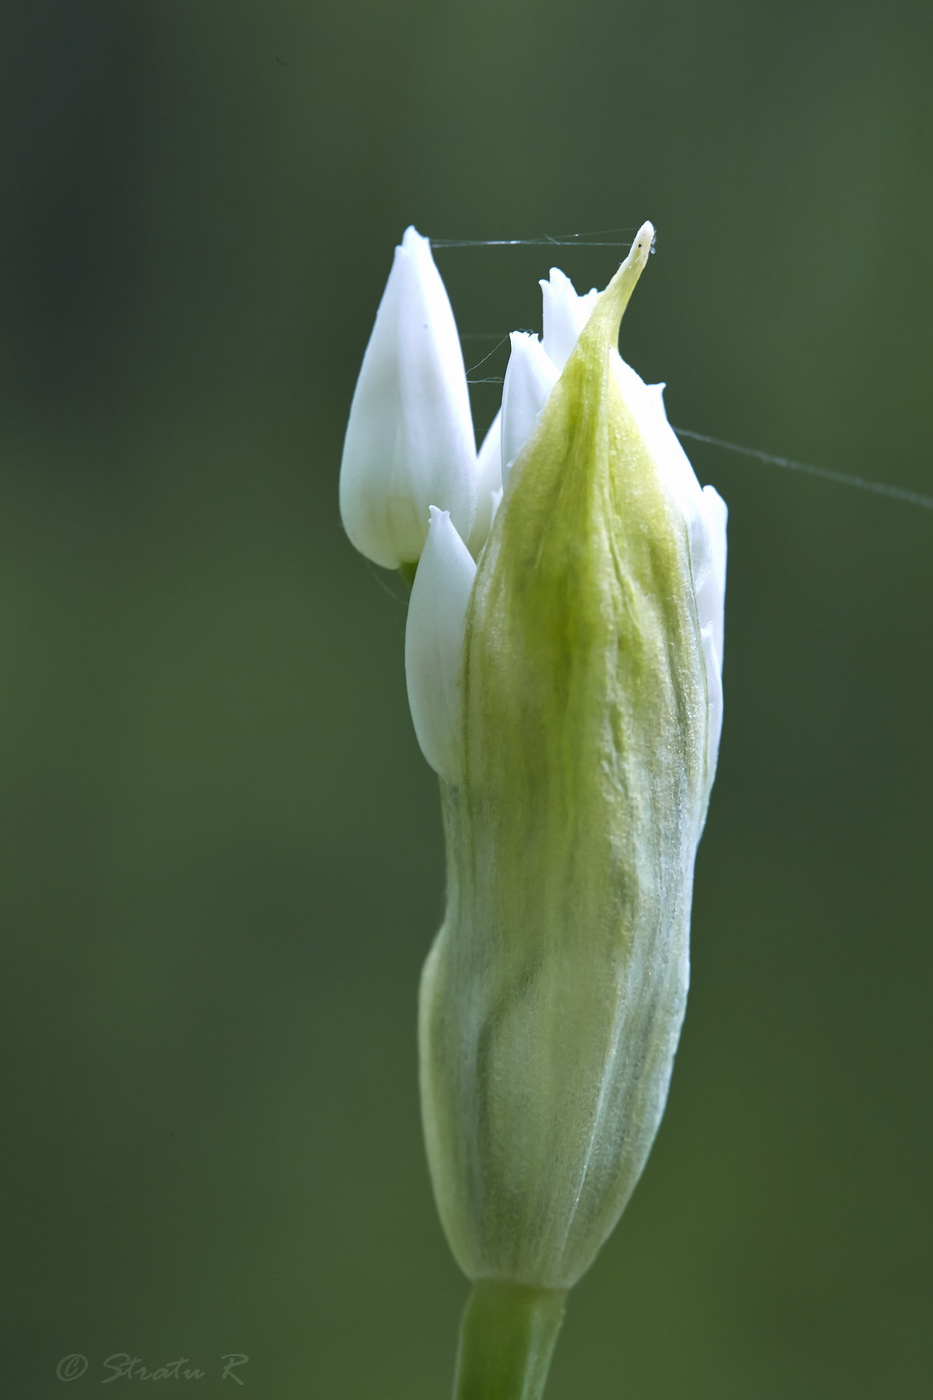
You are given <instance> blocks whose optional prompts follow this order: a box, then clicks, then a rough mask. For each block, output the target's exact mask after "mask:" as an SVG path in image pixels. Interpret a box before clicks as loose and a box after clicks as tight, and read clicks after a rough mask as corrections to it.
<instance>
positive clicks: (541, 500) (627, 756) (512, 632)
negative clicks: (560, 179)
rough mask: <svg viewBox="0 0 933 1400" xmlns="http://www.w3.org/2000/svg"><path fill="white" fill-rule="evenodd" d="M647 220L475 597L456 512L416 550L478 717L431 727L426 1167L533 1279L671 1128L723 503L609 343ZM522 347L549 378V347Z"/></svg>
mask: <svg viewBox="0 0 933 1400" xmlns="http://www.w3.org/2000/svg"><path fill="white" fill-rule="evenodd" d="M651 237H652V230H651V226H650V225H645V227H644V228H643V229H642V230H641V231H640V233H639V235H638V237H637V238H636V240H635V243H634V244H633V247H632V251H631V253H630V255H629V257H628V259H627V260H626V262H625V263H623V265H622V267H621V268H620V270H619V272H618V273H617V275H616V277H615V278H614V279H613V281H612V282H611V283H610V285H609V287H608V288H607V290H606V291H605V292H604V293H603V294H602V295H601V296H600V297H599V298H598V300H597V301H596V303H595V306H594V307H593V309H592V313H591V315H590V317H589V319H588V321H587V323H586V325H585V327H584V329H583V330H582V333H581V334H580V335H579V338H578V339H576V344H575V345H574V346H573V348H572V349H569V350H568V352H567V353H568V358H567V360H566V365H565V367H564V369H563V373H562V374H561V375H560V378H559V380H558V381H557V383H556V385H555V386H554V387H553V388H552V389H551V390H550V392H549V394H548V395H547V396H546V401H545V402H544V405H543V409H540V406H539V409H540V416H539V417H537V426H535V423H534V422H533V421H532V422H531V424H530V426H528V427H527V430H526V439H525V445H524V447H523V448H522V450H520V451H519V452H518V453H517V456H516V457H514V458H513V459H512V461H511V471H510V473H509V475H508V481H507V484H506V488H505V494H504V497H503V500H502V504H501V506H500V507H499V510H498V512H497V513H496V516H495V519H494V521H493V524H492V530H491V533H490V536H489V539H488V541H487V543H486V547H485V550H484V551H483V553H482V555H481V556H480V558H479V563H478V567H477V570H476V575H475V579H474V580H473V582H472V586H471V589H470V590H469V596H468V601H467V603H466V605H464V603H463V598H464V592H465V590H466V582H467V570H466V567H465V563H464V561H463V560H462V559H461V561H460V564H459V565H458V564H456V563H455V560H456V558H457V557H458V556H457V547H456V545H455V544H453V543H452V541H451V539H450V537H449V536H446V544H444V547H443V550H442V549H441V548H440V546H441V545H442V543H443V538H444V536H442V534H441V533H440V532H441V530H442V528H443V530H444V531H445V532H446V529H447V527H442V526H441V524H440V523H439V521H438V520H434V521H432V527H431V528H432V538H433V537H434V532H435V531H438V534H437V542H438V546H439V548H438V558H437V560H434V561H433V562H430V563H429V556H428V553H427V552H426V554H425V558H424V559H423V560H422V565H421V569H424V568H425V566H426V565H428V567H430V569H431V570H432V571H433V570H435V568H437V569H438V571H439V575H440V573H444V572H445V571H446V572H449V574H450V576H451V577H452V578H453V577H454V576H455V575H456V576H457V577H458V578H459V582H458V583H452V584H451V590H450V591H451V596H453V595H455V596H456V599H457V601H456V606H455V607H454V606H452V607H451V614H452V615H453V614H456V618H457V621H456V623H455V624H454V628H453V630H454V632H455V633H456V641H457V647H458V648H462V651H461V657H462V659H461V662H460V665H461V672H460V689H459V690H457V689H456V687H454V688H453V690H451V686H450V680H449V671H450V666H451V664H452V663H451V660H450V658H449V657H448V658H447V659H445V660H443V661H442V660H440V659H438V660H437V661H436V663H435V664H434V673H435V675H436V684H435V692H436V694H437V696H439V697H440V696H442V695H444V696H446V695H449V694H454V695H455V696H456V703H451V704H446V702H445V714H447V715H448V716H449V717H450V722H451V723H455V722H456V713H457V709H456V707H457V705H459V707H460V708H459V715H460V718H459V744H457V743H453V744H452V743H450V731H449V728H446V729H443V726H441V727H440V728H442V729H443V732H444V735H445V737H444V738H443V740H441V741H438V742H437V743H436V746H435V747H436V751H437V752H438V753H439V754H441V761H440V762H438V763H436V764H435V766H436V767H438V769H439V771H440V772H441V774H442V784H441V789H442V805H443V812H444V825H445V837H446V845H447V862H448V891H447V908H446V916H445V920H444V924H443V927H442V928H441V931H440V933H439V934H438V937H437V939H436V941H435V943H434V946H433V948H432V950H431V953H430V955H429V957H428V960H427V963H426V965H425V970H424V975H423V979H422V987H421V1001H420V1028H419V1040H420V1054H421V1085H422V1105H423V1116H424V1125H425V1136H426V1141H427V1148H428V1158H429V1164H430V1168H431V1174H432V1179H433V1183H434V1188H435V1193H436V1196H437V1201H438V1206H439V1209H440V1214H441V1218H442V1220H443V1223H444V1227H445V1229H446V1232H447V1235H448V1239H449V1241H450V1244H451V1247H452V1249H453V1251H454V1254H455V1256H456V1258H457V1259H458V1261H459V1263H460V1264H461V1266H462V1268H463V1269H464V1271H465V1272H466V1273H467V1275H468V1276H469V1277H471V1278H473V1279H487V1280H489V1279H495V1280H506V1281H510V1282H511V1283H514V1284H517V1285H523V1286H525V1287H527V1288H531V1289H552V1290H560V1289H566V1288H568V1287H569V1286H571V1285H572V1284H573V1283H574V1282H575V1281H576V1280H577V1279H578V1278H579V1276H580V1275H581V1273H582V1272H583V1271H584V1270H585V1269H586V1268H587V1267H588V1266H589V1264H590V1262H591V1261H592V1259H593V1257H594V1255H595V1253H596V1251H597V1250H598V1249H599V1247H600V1246H601V1244H602V1243H603V1241H604V1240H605V1239H606V1237H607V1235H608V1234H609V1232H610V1230H611V1229H612V1227H613V1225H614V1223H615V1221H616V1220H617V1218H618V1216H619V1214H620V1212H621V1210H622V1209H623V1207H624V1205H625V1203H626V1201H627V1200H628V1198H629V1196H630V1194H631V1192H632V1190H633V1188H634V1186H635V1183H636V1181H637V1180H638V1177H639V1174H640V1172H641V1170H642V1167H643V1166H644V1163H645V1160H646V1158H647V1156H648V1152H649V1150H650V1148H651V1144H652V1142H653V1140H654V1136H655V1133H656V1131H657V1128H658V1124H659V1122H660V1118H661V1114H662V1112H663V1108H664V1104H665V1099H666V1096H667V1089H668V1082H669V1079H670V1074H671V1068H672V1062H673V1057H674V1052H675V1049H676V1046H677V1041H678V1037H679V1033H680V1026H681V1021H682V1018H683V1013H684V1005H685V998H686V993H687V981H688V961H689V960H688V932H689V917H690V901H691V890H692V880H693V866H694V859H695V853H696V846H697V841H698V840H699V836H700V832H701V829H702V825H703V821H704V817H705V812H706V804H707V800H708V795H709V786H710V783H711V782H712V774H713V766H714V764H715V749H716V743H718V726H719V717H720V715H721V689H720V682H719V666H720V664H721V658H722V599H723V589H724V579H725V507H724V506H723V504H722V502H721V501H720V500H719V498H718V496H716V495H715V493H712V494H707V493H704V492H702V491H701V490H700V487H699V484H698V483H697V481H696V478H695V477H694V475H693V472H692V469H691V468H690V465H689V462H687V459H686V457H685V456H684V454H683V451H682V449H681V448H680V444H679V443H678V441H677V439H676V437H675V435H674V433H673V432H672V430H671V428H670V426H669V425H668V423H667V419H666V416H665V414H664V409H663V403H662V401H661V397H660V392H659V390H658V389H657V388H652V387H649V386H647V385H645V384H644V383H643V382H642V381H641V379H640V378H639V377H638V376H637V375H636V374H635V373H634V371H632V370H631V369H629V368H628V366H626V365H624V364H623V362H622V361H621V360H620V358H619V356H618V353H617V351H616V349H615V345H616V340H617V336H618V329H619V322H620V319H621V316H622V313H623V311H624V309H625V305H626V303H627V301H628V298H629V296H630V294H631V291H632V288H633V287H634V285H635V283H636V281H637V279H638V277H639V275H640V273H641V270H642V268H643V267H644V265H645V262H646V260H647V255H648V251H649V249H650V244H651ZM551 285H552V287H553V286H554V279H553V274H552V283H551ZM557 288H558V290H557V292H556V293H555V295H557V296H558V297H559V296H560V295H562V294H563V292H562V290H561V284H560V283H558V284H557ZM565 290H566V289H565V288H564V289H563V291H565ZM571 290H572V289H571ZM574 296H576V294H575V293H574ZM567 304H569V303H566V302H565V303H562V306H563V307H564V309H566V305H567ZM545 305H546V308H547V302H546V303H545ZM548 315H549V313H548V311H547V309H546V311H545V318H546V336H547V334H548V323H547V318H548ZM550 332H551V336H552V339H554V338H555V337H556V340H557V341H558V342H560V343H561V344H566V342H567V339H568V338H569V332H568V333H567V335H564V333H563V332H560V333H559V334H558V332H557V330H556V325H555V323H554V322H552V323H551V325H550ZM519 343H520V344H522V342H519ZM539 348H541V347H539ZM520 353H521V354H522V355H523V356H524V357H525V358H524V362H523V370H522V372H524V373H525V374H526V383H533V382H534V379H535V374H534V373H533V371H540V369H541V362H540V360H539V359H538V356H537V351H535V350H534V348H533V346H530V345H529V344H528V343H525V348H524V350H523V351H521V352H520ZM554 353H555V355H557V357H558V358H560V355H561V354H562V351H561V350H559V349H555V350H554ZM514 354H515V351H514V349H513V357H514ZM543 354H544V351H543V349H542V355H543ZM516 363H517V364H518V366H519V368H522V361H517V362H516ZM513 378H514V375H513ZM539 378H541V380H542V382H543V378H544V377H543V376H539ZM508 400H509V395H508V394H506V403H505V404H504V407H503V418H502V439H503V444H505V443H506V442H507V440H510V441H511V440H512V437H511V435H512V425H511V424H510V413H509V403H508ZM531 401H532V396H531V395H527V394H526V395H525V396H524V399H519V398H516V402H524V403H525V404H526V405H527V404H528V403H529V402H531ZM537 412H538V410H536V413H537ZM519 419H520V415H519V414H516V415H515V416H514V417H513V418H512V420H511V422H512V424H515V423H518V422H519ZM530 419H531V414H530V413H528V412H526V413H525V421H526V425H527V423H528V421H529V420H530ZM518 436H519V435H518V433H517V431H516V432H515V434H514V437H515V439H517V438H518ZM507 452H508V448H507V447H504V450H503V461H504V463H505V462H506V457H507ZM432 553H433V551H432ZM445 559H446V560H447V563H446V564H444V562H443V561H444V560H445ZM442 565H443V568H442V567H441V566H442ZM458 568H459V569H460V573H459V575H457V570H458ZM429 582H430V578H429V575H428V574H427V573H425V575H424V582H423V587H424V588H425V589H427V587H428V584H429ZM419 583H422V575H421V570H420V569H419V575H418V577H417V578H416V580H415V590H417V589H418V586H419ZM415 602H416V596H415V594H414V593H413V598H412V606H413V608H414V606H415ZM422 606H423V605H422V604H421V602H420V601H419V610H420V609H421V607H422ZM437 606H438V608H439V609H440V608H441V607H442V605H441V604H440V603H438V604H437ZM461 607H464V614H465V615H464V624H463V627H464V630H463V632H462V637H463V640H462V643H461V641H460V636H461V633H460V628H461V622H460V618H461V611H460V609H461ZM419 626H421V627H422V628H423V629H424V630H423V635H425V636H427V635H428V634H429V632H430V628H429V627H428V626H427V625H426V624H424V623H423V622H422V623H420V624H419ZM441 626H442V624H441ZM412 644H413V645H414V640H413V643H412ZM418 664H419V666H420V668H421V675H422V678H423V677H424V676H425V675H428V674H430V672H431V663H430V662H428V663H426V664H423V663H418ZM411 675H412V671H411V670H410V672H409V684H410V686H411ZM422 685H423V679H422V680H421V681H419V682H418V683H417V684H416V687H415V690H416V691H417V690H418V689H419V687H420V686H422ZM422 704H423V700H419V701H418V705H419V706H421V705H422ZM414 709H415V701H414V700H413V710H414ZM445 723H446V721H445ZM418 724H419V720H418V718H417V717H416V725H418ZM714 730H715V742H714V740H713V733H714ZM433 742H434V741H432V743H433ZM428 747H431V745H430V744H429V745H428ZM425 751H426V752H427V751H428V750H427V747H426V749H425ZM432 761H433V760H432Z"/></svg>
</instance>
